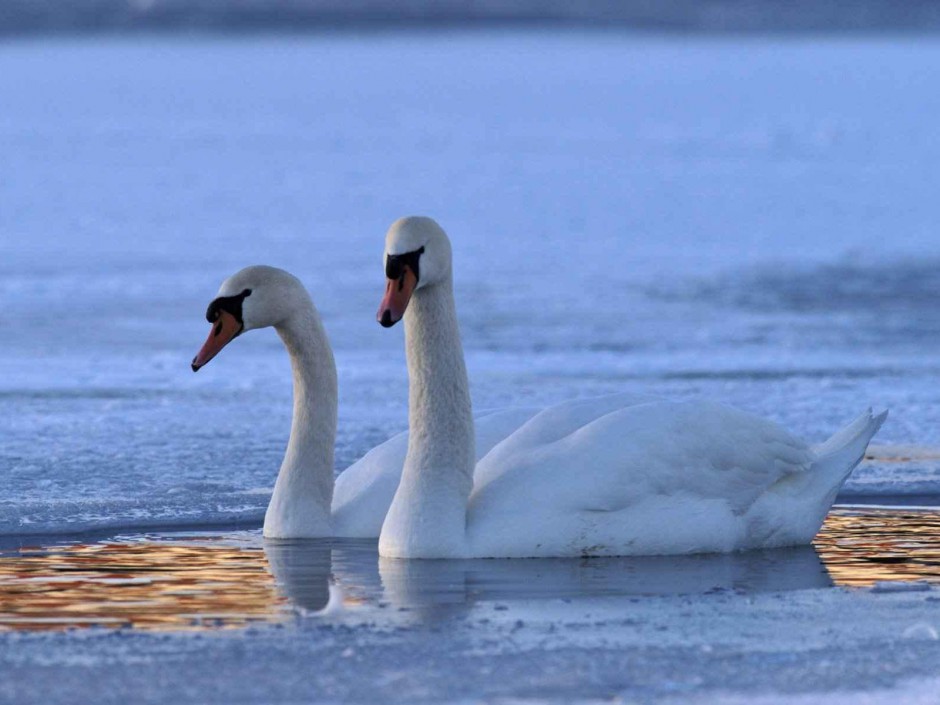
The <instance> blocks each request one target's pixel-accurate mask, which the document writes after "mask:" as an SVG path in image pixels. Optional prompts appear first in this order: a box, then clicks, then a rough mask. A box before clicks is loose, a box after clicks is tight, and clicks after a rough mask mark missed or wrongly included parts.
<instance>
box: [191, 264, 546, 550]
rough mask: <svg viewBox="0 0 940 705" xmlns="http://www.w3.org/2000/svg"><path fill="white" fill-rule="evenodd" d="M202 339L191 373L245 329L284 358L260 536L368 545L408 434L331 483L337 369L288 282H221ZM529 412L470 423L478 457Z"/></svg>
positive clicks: (280, 278)
mask: <svg viewBox="0 0 940 705" xmlns="http://www.w3.org/2000/svg"><path fill="white" fill-rule="evenodd" d="M206 319H207V320H208V321H209V322H210V323H211V324H212V328H211V330H210V332H209V337H208V339H207V340H206V342H205V344H204V345H203V346H202V349H201V350H200V351H199V353H198V354H197V355H196V357H195V358H193V361H192V369H193V371H194V372H196V371H198V370H199V369H201V368H202V367H203V366H204V365H206V364H207V363H208V362H209V361H210V360H211V359H212V358H214V357H215V356H216V355H217V354H218V353H219V351H221V350H222V348H224V347H225V346H226V345H228V344H229V343H230V342H231V341H232V340H234V339H235V338H237V337H238V336H239V335H241V334H242V333H244V332H245V331H249V330H253V329H256V328H266V327H273V328H274V329H275V330H276V331H277V333H278V335H279V336H280V337H281V340H282V341H283V343H284V346H285V347H286V348H287V351H288V354H289V355H290V360H291V368H292V370H293V378H294V414H293V420H292V422H291V432H290V440H289V441H288V444H287V452H286V453H285V455H284V460H283V462H282V463H281V469H280V471H279V473H278V476H277V481H276V482H275V485H274V492H273V494H272V496H271V501H270V503H269V504H268V508H267V511H266V512H265V515H264V530H263V533H264V536H266V537H268V538H325V537H349V538H376V537H378V535H379V531H380V529H381V528H382V520H383V519H384V518H385V513H386V512H387V511H388V507H389V505H390V504H391V502H392V496H393V495H394V494H395V489H396V488H397V487H398V481H399V477H400V475H401V470H402V465H403V463H404V459H405V453H406V451H407V448H408V434H407V432H405V433H401V434H399V435H397V436H394V437H392V438H391V439H389V440H388V441H386V442H385V443H383V444H381V445H379V446H377V447H375V448H373V449H372V450H371V451H369V453H367V454H366V455H365V456H363V457H362V458H361V459H360V460H358V461H356V462H355V463H354V464H352V465H351V466H349V467H348V468H347V469H346V470H345V471H343V472H342V473H341V474H340V476H339V478H338V479H337V480H336V481H335V486H334V475H333V451H334V443H335V440H336V413H337V384H336V365H335V363H334V360H333V351H332V348H331V347H330V342H329V339H328V338H327V335H326V331H325V330H324V328H323V323H322V321H321V320H320V315H319V313H318V312H317V309H316V307H315V306H314V304H313V300H312V299H311V298H310V295H309V294H308V293H307V290H306V288H304V285H303V284H302V283H301V282H300V280H299V279H297V278H296V277H295V276H293V275H292V274H290V273H288V272H286V271H284V270H283V269H277V268H275V267H267V266H253V267H247V268H245V269H243V270H241V271H239V272H237V273H235V274H233V275H232V276H231V277H229V278H228V279H226V280H225V281H224V282H223V283H222V286H221V287H220V289H219V292H218V294H217V295H216V297H215V298H214V299H213V300H212V302H211V303H210V304H209V308H208V310H207V312H206ZM537 411H538V410H537V409H532V408H521V407H520V408H513V409H506V410H502V411H498V412H495V413H490V414H486V415H483V416H481V417H480V418H479V419H478V420H477V424H478V429H479V433H478V435H477V450H476V451H475V452H477V453H478V454H479V456H480V457H482V456H483V455H484V454H485V453H486V452H487V451H488V450H489V449H490V448H492V447H493V446H494V445H496V443H497V442H499V441H500V440H502V439H503V438H505V437H506V436H507V435H508V434H509V433H511V432H512V431H513V430H515V429H516V428H518V427H519V426H520V425H522V423H524V422H525V421H527V420H528V419H529V418H531V417H532V416H533V415H534V414H535V413H536V412H537Z"/></svg>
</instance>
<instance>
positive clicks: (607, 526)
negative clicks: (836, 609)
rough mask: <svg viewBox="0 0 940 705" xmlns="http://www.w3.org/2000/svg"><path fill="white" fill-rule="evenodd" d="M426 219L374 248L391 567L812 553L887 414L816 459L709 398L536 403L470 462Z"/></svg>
mask: <svg viewBox="0 0 940 705" xmlns="http://www.w3.org/2000/svg"><path fill="white" fill-rule="evenodd" d="M451 260H452V257H451V245H450V241H449V240H448V237H447V235H446V234H445V233H444V231H443V230H442V229H441V227H440V226H439V225H438V224H437V223H436V222H435V221H434V220H432V219H430V218H425V217H409V218H403V219H401V220H398V221H396V222H395V223H393V224H392V226H391V228H390V229H389V231H388V234H387V235H386V241H385V274H386V278H387V282H386V287H385V296H384V298H383V299H382V303H381V305H380V306H379V310H378V314H377V319H378V321H379V323H381V325H382V326H384V327H390V326H392V325H394V324H395V323H396V322H398V321H399V320H401V319H402V318H404V321H405V346H406V354H407V360H408V374H409V411H408V422H409V431H410V434H411V435H410V437H409V440H408V452H407V457H406V459H405V467H404V470H403V472H402V475H401V482H400V485H399V487H398V490H397V492H396V493H395V497H394V499H393V500H392V504H391V507H390V508H389V511H388V514H387V515H386V517H385V523H384V524H383V526H382V532H381V534H380V537H379V554H380V555H381V556H383V557H387V558H495V557H517V558H523V557H564V556H619V555H643V554H646V555H667V554H685V553H711V552H729V551H736V550H742V549H753V548H772V547H779V546H789V545H799V544H807V543H809V542H810V541H811V540H812V539H813V537H814V536H815V535H816V532H817V531H818V530H819V527H820V526H821V524H822V521H823V519H824V518H825V516H826V514H827V512H828V510H829V508H830V506H831V504H832V502H833V501H834V499H835V496H836V493H837V492H838V490H839V488H840V487H841V485H842V483H843V481H844V480H845V478H846V477H847V476H848V474H849V473H850V472H851V471H852V470H853V469H854V467H855V466H856V465H857V464H858V462H859V461H860V460H861V458H862V456H863V454H864V452H865V448H866V447H867V445H868V442H869V440H870V439H871V437H872V436H873V435H874V433H875V432H876V431H877V430H878V428H879V427H880V426H881V424H882V422H883V421H884V419H885V418H886V416H887V412H885V413H882V414H880V415H878V416H872V414H871V411H870V410H869V411H868V412H867V413H865V414H863V415H862V416H861V417H859V418H858V419H857V420H856V421H854V422H853V423H851V424H850V425H849V426H848V427H846V428H845V429H844V430H842V431H840V432H838V433H837V434H836V435H834V436H833V437H832V438H831V439H830V440H829V441H827V442H825V443H823V444H822V445H820V446H818V447H815V448H812V447H810V446H808V445H807V444H805V443H803V442H801V441H799V440H797V439H796V438H794V437H792V436H791V435H790V434H789V433H787V432H786V431H784V430H783V429H782V428H780V427H779V426H777V425H776V424H773V423H771V422H768V421H765V420H762V419H760V418H756V417H754V416H750V415H748V414H745V413H743V412H741V411H736V410H734V409H731V408H728V407H725V406H722V405H720V404H715V403H709V402H676V401H668V400H662V399H657V398H651V397H638V396H636V395H630V394H618V395H612V396H607V397H601V398H598V399H587V400H575V401H570V402H566V403H564V404H560V405H558V406H553V407H550V408H547V409H545V410H543V411H541V412H539V413H538V414H536V415H535V416H533V417H532V418H531V419H530V420H529V421H527V422H526V423H525V424H523V425H522V426H521V427H520V428H519V429H518V430H516V431H514V432H513V433H512V434H510V435H508V436H507V437H506V438H505V439H504V440H502V441H501V442H500V443H499V444H497V445H496V446H495V447H494V448H493V449H492V450H490V452H489V453H488V454H486V455H485V456H484V457H483V458H482V459H481V460H480V461H479V463H477V462H476V458H475V453H474V422H473V415H472V413H471V405H470V394H469V388H468V381H467V371H466V367H465V365H464V357H463V350H462V347H461V342H460V332H459V329H458V325H457V316H456V309H455V305H454V294H453V276H452V261H451Z"/></svg>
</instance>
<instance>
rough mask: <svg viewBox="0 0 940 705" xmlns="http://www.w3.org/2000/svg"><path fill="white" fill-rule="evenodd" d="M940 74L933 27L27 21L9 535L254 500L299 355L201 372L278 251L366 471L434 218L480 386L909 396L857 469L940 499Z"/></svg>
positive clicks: (11, 135) (3, 236) (5, 149)
mask: <svg viewBox="0 0 940 705" xmlns="http://www.w3.org/2000/svg"><path fill="white" fill-rule="evenodd" d="M938 67H940V41H937V40H932V39H911V38H904V39H900V38H899V39H890V38H884V39H865V38H858V39H841V40H823V39H819V38H814V39H799V40H797V39H776V40H769V39H766V38H763V39H757V38H755V39H742V38H728V39H714V38H713V39H693V38H689V37H683V38H674V39H669V38H643V37H639V36H631V35H610V34H591V33H583V34H581V33H572V32H568V33H558V34H544V33H543V34H534V33H520V32H516V33H513V32H489V33H473V34H460V33H445V34H423V35H421V40H420V41H417V40H416V37H415V36H413V35H408V34H388V35H357V34H352V33H350V34H339V35H314V36H307V37H294V38H289V39H284V38H275V37H269V38H253V39H247V38H240V39H234V38H233V39H220V38H216V39H208V38H177V39H170V38H152V37H137V38H134V39H113V38H112V39H101V38H99V39H88V40H61V39H59V40H33V41H25V40H21V41H13V42H7V43H5V44H0V95H2V96H3V109H2V111H0V154H2V155H3V160H2V164H0V251H2V257H0V341H2V345H0V439H2V443H0V477H2V479H3V482H0V533H3V534H21V533H49V532H71V531H76V530H86V529H93V528H103V527H141V526H155V525H160V526H177V525H187V526H194V525H195V526H202V525H208V524H231V523H233V522H234V523H241V524H243V525H246V526H255V525H257V523H258V522H259V521H260V518H261V516H262V515H263V510H264V507H265V506H266V503H267V498H268V492H269V490H270V488H271V486H272V485H273V482H274V477H275V473H276V471H277V468H278V466H279V463H280V458H281V454H282V453H283V449H284V445H285V443H286V437H287V433H288V428H289V419H290V392H291V390H290V375H289V369H288V362H287V358H286V355H285V354H284V352H283V351H282V349H281V347H280V342H279V340H278V339H277V337H276V336H275V334H274V333H273V332H272V331H263V332H255V333H251V334H248V335H246V336H244V337H242V338H240V339H239V340H238V341H236V343H235V344H233V345H232V346H231V347H230V348H229V349H227V350H226V351H225V352H224V353H223V354H222V355H220V357H219V358H218V359H217V360H215V361H213V363H212V364H211V365H210V366H208V367H207V368H206V369H205V370H204V371H202V372H200V373H199V375H193V374H192V373H191V372H190V371H189V361H190V360H191V359H192V356H193V354H194V353H195V351H196V350H197V349H198V347H199V346H200V345H201V343H202V341H203V339H204V337H205V335H206V332H207V324H206V322H205V320H204V319H203V313H204V310H205V306H206V304H207V303H208V301H209V300H210V299H211V298H212V297H213V295H214V293H215V291H216V289H217V287H218V285H219V283H220V282H221V281H222V279H224V278H225V277H226V276H228V275H229V274H231V273H232V272H234V271H235V270H237V269H239V268H241V267H242V266H245V265H248V264H256V263H267V264H272V265H276V266H281V267H285V268H288V269H290V270H291V271H293V272H295V273H296V274H297V275H299V276H300V277H301V278H302V279H303V281H304V282H305V283H306V284H307V285H308V287H309V288H310V290H311V292H312V294H313V296H314V299H315V301H316V302H317V305H318V307H319V308H320V311H321V313H322V315H323V317H324V320H325V324H326V326H327V330H328V332H329V334H330V336H331V339H332V342H333V346H334V348H335V351H336V358H337V363H338V365H339V374H340V396H341V399H340V431H339V439H338V445H337V469H338V470H339V469H342V468H343V467H345V466H346V465H348V464H349V463H350V462H351V461H352V460H354V459H356V458H357V457H359V456H360V455H362V454H363V453H364V452H365V451H366V450H368V449H369V448H371V447H372V446H373V445H374V444H376V443H377V442H379V441H381V440H383V439H384V438H386V437H388V436H389V435H391V434H392V433H395V432H397V431H400V430H402V429H403V428H404V427H405V423H406V413H405V412H406V402H407V387H406V374H405V368H404V360H403V352H402V338H401V335H402V333H401V331H400V330H397V329H393V330H392V331H385V330H382V329H381V328H379V326H377V325H376V324H375V323H374V311H375V308H376V306H377V303H378V300H379V298H380V296H381V293H382V285H383V271H382V262H381V254H382V241H383V236H384V232H385V229H386V228H387V226H388V224H389V223H390V222H391V221H392V220H394V219H395V218H397V217H398V216H401V215H405V214H409V213H426V214H430V215H433V216H435V217H436V218H437V219H438V220H439V221H440V222H441V223H442V224H443V225H444V227H445V228H446V229H447V230H448V232H449V233H450V235H451V238H452V240H453V242H454V249H455V261H456V264H455V266H456V277H457V283H456V285H457V297H458V307H459V312H460V315H461V324H462V330H463V338H464V344H465V346H466V352H467V359H468V366H469V371H470V375H471V379H472V389H473V394H474V402H475V404H476V406H477V407H479V408H484V407H499V406H506V405H512V404H533V403H546V404H548V403H552V402H556V401H561V400H564V399H568V398H571V397H574V396H585V395H591V394H599V393H605V392H611V391H627V390H633V391H636V392H642V393H652V394H661V395H664V396H673V397H680V398H690V397H709V398H713V399H717V400H720V401H723V402H726V403H729V404H733V405H735V406H739V407H741V408H744V409H747V410H749V411H751V412H754V413H757V414H762V415H764V416H767V417H770V418H773V419H775V420H777V421H779V422H781V423H783V424H785V425H786V426H787V427H788V428H790V429H791V430H792V431H794V432H795V433H797V434H799V435H801V436H803V437H805V438H806V439H807V440H810V441H820V440H823V439H824V438H825V437H826V436H827V435H828V434H829V433H831V432H832V431H834V430H835V429H836V428H837V427H838V426H840V425H841V424H843V423H845V422H846V421H848V420H849V419H851V418H852V417H854V416H855V415H856V414H858V413H859V412H861V411H862V410H863V409H864V408H866V407H867V406H869V405H872V406H875V407H876V408H890V409H891V413H892V416H891V419H890V420H889V422H888V424H887V425H886V426H885V427H884V429H883V431H882V432H881V433H880V434H879V436H878V438H877V439H876V443H877V444H878V445H881V446H891V447H892V448H895V450H891V449H889V450H888V451H887V454H888V455H891V454H894V455H897V456H898V457H901V458H904V459H903V460H901V461H900V462H895V461H892V462H886V461H884V460H883V458H884V457H885V453H881V455H880V456H879V457H880V458H882V459H879V460H875V461H871V462H869V463H867V464H865V465H864V466H863V467H861V468H860V469H859V470H858V471H856V473H855V475H854V476H853V478H852V479H851V480H850V482H849V485H848V487H847V491H848V492H849V493H851V494H853V495H855V496H857V495H859V494H861V495H863V496H864V497H865V498H866V501H875V502H877V501H879V498H883V497H888V496H889V495H890V496H895V495H914V494H916V495H918V496H921V497H923V496H926V497H927V498H928V499H929V498H932V497H933V498H936V497H940V460H937V459H936V457H935V456H936V455H940V453H935V452H934V450H932V449H935V448H938V447H940V386H938V385H937V383H936V381H937V378H938V373H940V363H938V361H937V359H936V355H935V350H936V349H937V347H938V343H940V307H938V306H937V305H936V294H935V292H937V291H938V286H937V285H938V284H940V274H938V272H940V234H938V225H937V224H938V223H940V201H938V200H937V198H936V193H935V192H936V184H937V183H938V177H940V126H938V123H937V121H936V119H935V116H936V115H937V114H940V72H938V70H937V69H938ZM896 446H905V448H903V449H901V450H897V448H896ZM908 446H912V447H908Z"/></svg>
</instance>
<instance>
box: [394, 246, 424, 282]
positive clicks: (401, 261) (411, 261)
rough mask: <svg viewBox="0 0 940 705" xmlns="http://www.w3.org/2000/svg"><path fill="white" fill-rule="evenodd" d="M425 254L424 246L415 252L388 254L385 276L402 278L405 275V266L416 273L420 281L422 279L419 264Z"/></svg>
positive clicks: (416, 277) (416, 278) (416, 279)
mask: <svg viewBox="0 0 940 705" xmlns="http://www.w3.org/2000/svg"><path fill="white" fill-rule="evenodd" d="M423 254H424V248H423V247H422V248H420V249H418V250H415V251H414V252H405V253H404V254H401V255H386V256H385V276H386V277H388V278H389V279H393V280H395V279H402V278H403V277H404V276H405V267H407V268H408V269H410V270H411V272H412V273H413V274H414V275H415V281H416V282H417V281H419V280H420V279H421V275H420V273H419V271H420V270H419V265H420V261H421V255H423Z"/></svg>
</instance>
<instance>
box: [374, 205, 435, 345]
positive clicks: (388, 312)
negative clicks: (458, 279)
mask: <svg viewBox="0 0 940 705" xmlns="http://www.w3.org/2000/svg"><path fill="white" fill-rule="evenodd" d="M450 267H451V253H450V240H448V239H447V235H446V234H445V233H444V230H443V229H442V228H441V226H440V225H438V224H437V223H436V222H434V220H432V219H431V218H425V217H422V216H409V217H407V218H401V219H400V220H396V221H395V222H394V223H392V227H390V228H389V229H388V233H387V234H386V235H385V277H386V279H387V281H386V283H385V296H384V297H383V299H382V303H381V304H380V305H379V311H378V313H377V314H376V320H377V321H378V322H379V323H381V324H382V325H383V326H384V327H386V328H389V327H391V326H393V325H395V324H396V323H398V321H400V320H401V318H402V316H404V315H405V309H407V308H408V302H409V301H411V295H412V294H414V292H415V291H417V290H418V289H421V288H424V287H427V286H432V285H434V284H437V283H439V282H442V281H445V280H447V279H448V278H449V277H450V273H451V271H450Z"/></svg>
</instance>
